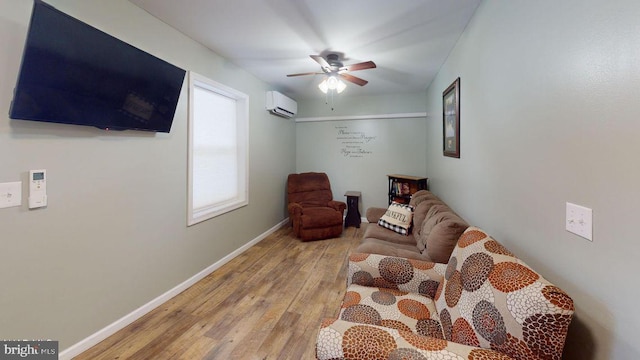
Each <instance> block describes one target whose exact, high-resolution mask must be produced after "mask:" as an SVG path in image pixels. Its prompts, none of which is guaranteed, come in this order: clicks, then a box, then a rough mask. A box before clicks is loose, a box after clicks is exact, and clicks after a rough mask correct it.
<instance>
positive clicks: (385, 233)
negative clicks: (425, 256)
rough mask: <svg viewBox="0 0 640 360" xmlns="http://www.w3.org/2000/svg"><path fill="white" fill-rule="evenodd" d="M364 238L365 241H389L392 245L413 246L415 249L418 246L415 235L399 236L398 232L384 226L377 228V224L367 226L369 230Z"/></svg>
mask: <svg viewBox="0 0 640 360" xmlns="http://www.w3.org/2000/svg"><path fill="white" fill-rule="evenodd" d="M362 238H363V239H367V238H374V239H380V240H384V241H388V242H390V243H396V244H405V245H411V246H414V247H415V246H416V239H415V237H414V236H413V234H409V235H401V234H398V233H397V232H393V231H391V230H389V229H387V228H384V227H382V226H376V225H375V224H369V225H367V228H366V229H365V231H364V235H363V236H362ZM416 251H418V250H417V248H416Z"/></svg>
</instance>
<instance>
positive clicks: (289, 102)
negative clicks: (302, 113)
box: [267, 91, 298, 118]
mask: <svg viewBox="0 0 640 360" xmlns="http://www.w3.org/2000/svg"><path fill="white" fill-rule="evenodd" d="M267 111H269V112H270V113H272V114H275V115H278V116H282V117H286V118H290V117H293V116H295V115H296V113H297V112H298V103H297V102H296V101H295V100H293V99H291V98H289V97H287V96H285V95H283V94H281V93H279V92H277V91H267Z"/></svg>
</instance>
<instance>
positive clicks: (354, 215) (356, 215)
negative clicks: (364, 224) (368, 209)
mask: <svg viewBox="0 0 640 360" xmlns="http://www.w3.org/2000/svg"><path fill="white" fill-rule="evenodd" d="M360 195H361V194H360V191H347V192H346V193H344V196H346V197H347V217H346V218H345V219H344V227H349V226H355V227H357V228H359V227H360V210H359V209H358V202H359V199H360Z"/></svg>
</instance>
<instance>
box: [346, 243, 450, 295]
mask: <svg viewBox="0 0 640 360" xmlns="http://www.w3.org/2000/svg"><path fill="white" fill-rule="evenodd" d="M446 269H447V264H439V263H433V262H429V261H423V260H415V259H406V258H401V257H394V256H386V255H379V254H364V253H352V254H350V255H349V269H348V271H349V273H348V274H347V286H348V285H350V284H358V285H363V286H376V287H383V288H388V289H398V290H401V291H407V292H412V293H417V294H422V295H425V296H429V297H430V298H432V299H433V298H434V297H435V294H436V290H437V289H438V285H440V282H442V280H443V279H444V273H445V271H446Z"/></svg>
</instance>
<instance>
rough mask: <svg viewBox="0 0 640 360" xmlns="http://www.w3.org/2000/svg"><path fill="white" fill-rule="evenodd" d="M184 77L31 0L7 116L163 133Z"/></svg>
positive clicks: (169, 66)
mask: <svg viewBox="0 0 640 360" xmlns="http://www.w3.org/2000/svg"><path fill="white" fill-rule="evenodd" d="M184 76H185V71H184V70H183V69H180V68H178V67H176V66H174V65H172V64H169V63H168V62H166V61H164V60H162V59H159V58H157V57H155V56H153V55H151V54H149V53H146V52H144V51H142V50H140V49H137V48H135V47H133V46H131V45H129V44H127V43H125V42H123V41H121V40H118V39H116V38H115V37H113V36H111V35H108V34H106V33H104V32H102V31H100V30H98V29H96V28H94V27H92V26H89V25H87V24H85V23H84V22H82V21H79V20H77V19H75V18H73V17H71V16H69V15H67V14H65V13H63V12H61V11H59V10H57V9H55V8H54V7H52V6H51V5H48V4H46V3H44V2H42V1H40V0H35V1H34V5H33V12H32V14H31V22H30V24H29V31H28V34H27V40H26V44H25V47H24V52H23V55H22V65H21V68H20V73H19V75H18V81H17V84H16V87H15V90H14V91H15V93H14V98H13V102H12V103H11V108H10V110H9V117H10V118H12V119H21V120H35V121H46V122H55V123H64V124H75V125H89V126H95V127H98V128H101V129H110V130H127V129H134V130H144V131H158V132H169V131H170V130H171V124H172V123H173V117H174V114H175V111H176V106H177V103H178V98H179V97H180V91H181V89H182V83H183V81H184Z"/></svg>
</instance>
